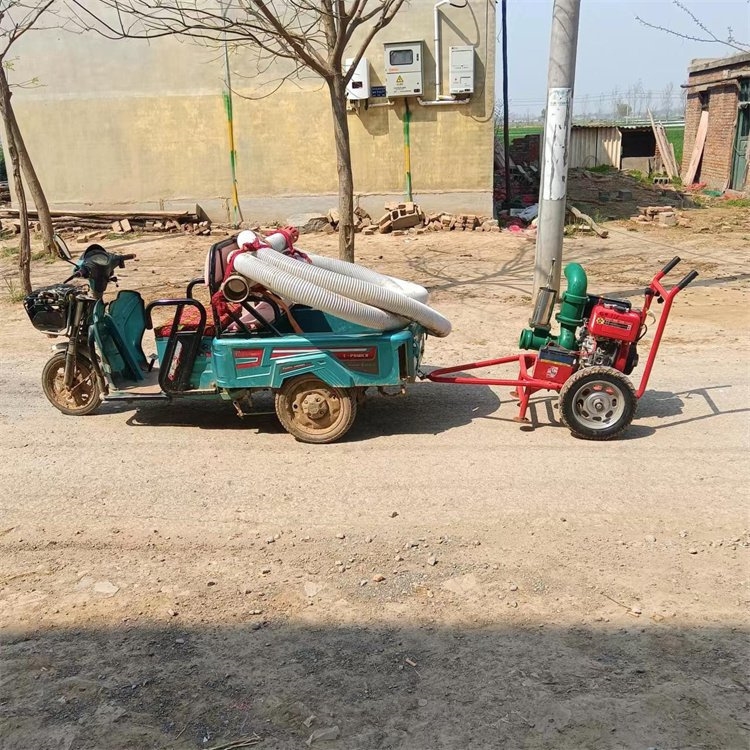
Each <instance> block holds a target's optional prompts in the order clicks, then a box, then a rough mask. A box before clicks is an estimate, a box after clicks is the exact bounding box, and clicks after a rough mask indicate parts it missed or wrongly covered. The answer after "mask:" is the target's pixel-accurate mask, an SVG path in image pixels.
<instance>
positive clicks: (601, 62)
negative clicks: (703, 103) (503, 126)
mask: <svg viewBox="0 0 750 750" xmlns="http://www.w3.org/2000/svg"><path fill="white" fill-rule="evenodd" d="M683 4H684V5H686V6H687V7H688V8H689V9H690V10H691V11H692V12H693V13H694V14H695V15H696V16H698V18H700V19H701V21H702V22H703V23H704V24H705V26H706V27H708V28H709V29H710V30H711V31H713V33H714V34H716V36H718V37H719V38H725V37H726V36H727V26H731V27H732V29H733V32H734V36H735V38H737V39H739V40H741V41H743V42H745V43H746V44H750V2H748V0H683ZM507 5H508V76H509V93H510V100H511V103H510V107H509V110H510V112H511V113H518V114H523V113H525V112H526V111H527V110H530V111H531V112H532V113H533V114H535V115H536V114H538V113H539V112H540V111H541V109H542V107H544V102H545V99H546V90H547V63H548V55H549V38H550V27H551V23H552V7H553V0H507ZM636 16H640V17H642V18H643V19H644V20H647V21H649V22H650V23H653V24H655V25H657V26H665V27H668V28H672V29H674V30H675V31H681V32H684V33H686V34H694V35H696V36H705V34H704V32H702V31H701V30H700V29H698V28H697V27H696V26H695V24H694V23H693V22H692V21H691V19H690V18H689V17H688V16H687V15H686V14H685V13H684V12H683V11H681V10H680V9H679V8H677V7H676V6H675V5H674V4H673V2H672V0H650V1H649V2H629V1H628V0H581V15H580V26H579V32H578V60H577V65H576V82H575V93H574V98H575V100H579V99H580V98H582V97H583V96H585V95H589V96H591V97H593V96H596V95H598V94H609V93H610V92H611V91H612V90H613V89H614V88H615V87H618V88H619V90H620V91H621V92H622V91H624V90H626V89H627V88H628V87H630V86H631V85H633V84H635V83H636V82H637V81H638V80H640V81H641V82H642V84H643V87H644V88H645V89H647V90H652V91H656V92H660V91H663V90H664V87H665V86H666V85H667V84H668V83H670V82H672V83H673V84H674V87H675V92H676V93H679V91H680V89H679V86H680V84H682V83H684V82H685V81H686V79H687V66H688V65H689V64H690V61H691V60H692V59H694V58H697V57H725V56H727V55H731V54H739V53H738V52H735V51H733V50H732V49H730V48H728V47H726V46H724V45H720V44H714V43H712V44H706V43H701V42H694V41H688V40H684V39H678V38H676V37H673V36H670V35H668V34H666V33H664V32H661V31H656V30H654V29H649V28H646V27H644V26H642V25H641V24H640V23H639V22H638V21H637V20H636V18H635V17H636ZM497 28H498V34H499V30H500V2H499V1H498V3H497ZM498 39H499V36H498ZM497 54H498V69H497V78H496V91H497V93H498V101H499V97H500V95H501V92H502V78H501V67H500V59H501V58H500V44H499V43H498V48H497Z"/></svg>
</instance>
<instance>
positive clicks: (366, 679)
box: [0, 209, 750, 750]
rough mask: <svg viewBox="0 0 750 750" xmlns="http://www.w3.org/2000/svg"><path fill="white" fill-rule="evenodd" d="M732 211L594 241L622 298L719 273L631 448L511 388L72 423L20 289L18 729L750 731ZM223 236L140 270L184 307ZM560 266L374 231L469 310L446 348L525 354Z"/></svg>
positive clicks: (432, 353)
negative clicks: (324, 406) (48, 386)
mask: <svg viewBox="0 0 750 750" xmlns="http://www.w3.org/2000/svg"><path fill="white" fill-rule="evenodd" d="M716 210H717V211H718V210H720V209H716ZM696 213H697V212H696ZM727 215H730V214H721V216H727ZM701 220H702V221H704V222H705V221H707V224H706V225H707V226H709V227H710V230H709V231H705V232H700V231H697V229H695V228H693V229H690V228H684V227H675V228H672V229H656V228H651V227H645V228H643V227H641V228H639V229H638V231H629V228H632V227H629V225H627V224H626V223H625V222H611V223H609V224H608V229H609V230H610V236H609V238H608V239H606V240H599V239H597V238H595V237H581V236H576V237H572V238H569V239H566V242H565V257H566V260H576V261H579V262H581V263H583V264H584V266H585V268H586V269H587V272H588V275H589V288H590V290H592V291H597V292H602V293H613V294H614V293H616V294H619V295H622V296H627V297H630V298H632V299H634V300H637V299H638V298H639V296H640V295H641V292H642V288H643V286H644V285H645V283H646V282H647V281H648V280H649V279H650V277H651V276H652V274H653V272H654V271H655V269H657V268H658V267H660V266H661V265H663V264H664V263H665V262H666V261H667V260H669V259H670V258H671V257H672V256H673V255H674V254H677V253H679V254H680V255H681V256H682V257H683V259H684V261H683V264H682V266H680V268H679V270H676V271H675V272H673V275H674V278H675V280H677V278H680V277H681V276H682V275H683V274H684V273H686V272H687V270H689V269H690V268H696V269H698V270H699V271H700V274H701V275H700V278H699V279H698V280H697V281H696V282H695V283H694V284H693V285H692V286H691V287H690V288H689V289H688V290H686V291H685V292H684V293H683V294H682V296H680V297H678V299H677V301H676V303H675V307H674V310H673V317H672V319H671V321H670V324H669V326H668V328H667V333H666V339H665V341H664V343H663V348H662V352H661V356H660V359H659V361H658V362H657V365H656V367H655V370H654V373H653V376H652V380H651V390H650V391H649V392H648V393H647V394H646V395H645V396H644V398H643V399H642V400H641V402H640V403H639V409H638V415H637V417H636V420H635V422H634V424H633V425H632V426H631V428H630V429H629V430H628V432H627V433H626V434H625V436H624V438H622V439H620V440H617V441H614V442H611V443H604V444H594V443H589V442H586V441H579V440H575V439H574V438H572V437H571V436H570V434H569V433H568V431H567V430H566V429H565V428H564V427H563V426H561V425H560V423H559V420H558V417H557V412H556V409H555V406H554V403H555V399H553V398H549V397H545V396H540V397H539V398H538V399H536V401H535V404H534V407H533V409H532V417H533V424H532V427H533V429H530V428H526V429H522V428H520V427H519V425H518V424H517V423H515V422H514V421H513V416H514V414H515V404H514V403H513V401H512V399H511V398H510V396H509V393H508V390H507V389H490V388H486V387H470V386H447V385H438V384H431V383H420V384H416V385H414V386H413V387H412V388H411V389H410V391H409V394H408V396H407V397H406V398H403V399H400V398H391V399H384V398H372V399H371V400H370V401H369V402H368V404H367V407H366V408H365V409H364V410H363V411H362V413H361V414H360V415H359V417H358V421H357V423H356V424H355V426H354V428H353V429H352V431H351V433H350V434H349V436H348V437H347V439H346V440H345V441H344V442H342V443H339V444H335V445H328V446H309V445H303V444H300V443H296V442H295V441H294V440H293V439H292V438H291V437H290V436H289V435H287V434H286V433H285V432H283V430H282V429H281V427H280V426H279V425H278V423H277V421H276V420H275V418H274V417H273V416H272V415H260V416H255V417H251V418H247V419H245V420H243V421H241V420H240V419H238V418H237V417H236V416H235V414H234V411H233V409H232V407H231V405H228V404H223V403H221V402H206V403H184V402H181V403H179V404H175V405H173V406H163V405H159V404H151V405H145V406H143V407H141V406H139V407H137V408H136V407H135V406H133V405H122V404H119V405H115V404H111V405H106V404H105V405H104V406H103V407H102V408H101V410H100V412H99V413H98V414H96V415H94V416H91V417H85V418H72V417H65V416H62V415H61V414H59V413H58V412H57V411H55V410H54V409H53V408H52V407H51V406H50V405H49V404H48V403H47V401H46V400H45V398H44V396H43V394H42V392H41V387H40V383H39V377H40V373H41V370H42V366H43V364H44V362H45V360H46V358H47V357H48V355H49V344H50V341H49V340H48V339H45V338H44V337H43V336H42V335H40V334H39V333H38V332H35V331H34V330H33V329H32V328H31V326H30V324H29V323H28V321H27V320H26V318H25V315H24V313H23V310H22V309H21V308H20V306H19V305H17V304H16V305H11V304H10V303H9V302H8V300H7V299H5V300H4V301H2V302H0V312H2V320H1V321H0V337H1V340H2V342H3V343H2V364H1V365H0V386H1V387H0V486H1V487H2V495H1V497H0V639H1V640H0V748H2V750H28V749H29V748H34V749H35V750H83V749H84V748H91V749H93V748H97V749H98V748H113V749H120V748H123V749H124V748H227V749H228V748H241V747H258V748H268V749H271V748H274V749H275V748H279V749H281V748H284V749H286V748H303V747H307V746H308V745H311V746H313V747H320V748H331V749H332V750H334V749H336V748H339V749H341V750H356V749H361V750H368V749H370V748H404V749H406V748H408V749H409V750H422V749H424V750H428V749H430V750H437V749H439V748H441V749H445V750H467V749H469V748H471V749H474V748H511V749H513V748H534V749H537V748H546V749H549V750H553V749H554V750H557V749H565V750H568V749H569V750H579V749H582V748H591V749H592V750H593V749H597V750H600V749H610V748H611V749H615V748H617V749H621V748H627V749H631V748H632V749H633V750H636V749H639V750H646V748H658V749H659V750H677V749H678V748H679V749H680V750H692V749H697V748H716V749H717V750H718V749H719V748H721V749H724V750H735V749H736V750H740V749H741V748H747V747H748V741H749V739H750V719H749V718H748V691H749V690H750V678H749V676H748V666H749V665H748V654H749V651H748V640H747V639H748V620H747V604H748V589H747V578H748V562H747V551H748V545H749V544H750V536H749V535H748V529H749V528H750V526H749V524H748V515H747V500H748V487H749V486H750V481H749V480H750V469H749V468H748V462H747V455H748V454H747V449H748V444H749V443H750V439H749V437H750V435H749V433H748V412H750V401H749V399H748V356H747V351H748V344H749V343H750V340H749V339H750V336H749V335H748V329H749V327H748V323H749V322H750V320H749V316H748V301H749V295H748V290H749V289H750V285H749V284H748V279H750V272H749V271H748V268H749V267H750V266H748V261H749V260H750V227H748V226H747V211H746V210H745V212H744V213H743V212H742V211H735V212H733V213H731V221H726V222H723V221H720V220H719V219H716V220H714V221H711V220H710V214H705V213H701ZM696 221H697V219H696ZM722 224H726V227H727V228H723V229H722V228H721V225H722ZM210 241H212V240H207V239H206V238H183V237H172V238H164V237H157V238H151V237H142V238H137V239H135V240H133V241H132V242H130V243H123V244H121V245H120V247H121V248H123V250H122V251H124V248H125V247H127V248H128V250H127V251H128V252H129V251H133V250H136V251H137V252H138V254H139V258H140V261H139V263H138V264H137V265H136V266H135V267H134V268H135V270H132V271H127V272H125V273H123V274H121V279H122V281H121V285H122V286H126V287H132V288H138V289H140V290H142V292H143V293H144V296H145V297H146V298H147V299H150V298H153V297H154V296H156V295H157V293H158V294H163V293H165V292H166V293H171V294H179V293H180V292H181V291H182V290H183V289H184V287H185V284H186V282H187V281H188V280H189V279H191V278H193V277H194V276H196V275H198V274H199V271H200V268H201V265H202V259H203V256H204V254H205V251H206V249H207V246H208V244H209V243H210ZM114 246H115V245H111V247H114ZM300 246H301V247H303V248H308V249H310V250H314V251H317V252H327V253H335V246H336V237H333V236H322V235H321V236H305V237H304V238H303V241H302V242H300ZM533 255H534V243H533V241H531V240H529V239H528V238H526V237H524V236H515V235H511V234H509V233H508V234H506V233H501V234H487V233H435V234H425V235H420V236H416V235H407V236H404V237H389V236H374V237H358V260H359V261H360V262H362V263H364V264H365V265H368V266H371V267H373V268H376V269H378V270H380V271H384V272H387V273H389V274H394V275H397V276H401V277H404V278H407V279H411V280H414V281H418V282H421V283H423V284H425V285H426V286H428V287H429V288H430V289H431V290H432V297H431V300H432V303H433V304H434V305H435V306H436V307H437V308H438V309H439V310H441V311H442V312H443V313H444V314H446V315H447V316H448V317H450V318H451V320H452V321H453V324H454V333H452V334H451V335H450V336H449V337H448V338H447V339H444V340H436V339H430V341H429V342H428V349H427V355H426V362H427V363H428V364H433V365H447V364H454V363H459V362H462V361H463V362H465V361H472V360H479V359H482V358H487V357H493V356H500V355H502V354H504V353H512V352H513V350H514V348H515V346H516V341H517V338H518V333H519V331H520V329H521V328H522V327H523V326H525V324H526V320H527V318H528V316H529V313H530V279H531V273H532V265H533ZM3 263H4V264H5V265H4V266H3V268H7V263H8V261H7V259H6V260H5V261H3ZM0 270H2V269H0ZM33 275H34V281H35V284H38V285H41V284H42V283H47V282H51V281H55V280H62V278H63V277H64V276H65V275H66V273H65V267H64V266H63V264H62V263H60V262H54V263H45V262H37V263H36V264H35V265H34V269H33ZM144 348H145V349H146V352H147V353H149V352H150V351H151V349H152V348H153V347H152V346H150V345H148V344H147V345H146V346H145V347H144ZM639 376H640V370H638V371H636V373H635V374H634V377H635V378H636V380H637V378H638V377H639ZM306 743H307V744H306Z"/></svg>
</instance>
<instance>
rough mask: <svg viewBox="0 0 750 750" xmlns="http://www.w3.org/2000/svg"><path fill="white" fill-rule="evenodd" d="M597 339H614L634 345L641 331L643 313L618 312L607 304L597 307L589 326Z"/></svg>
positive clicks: (592, 313)
mask: <svg viewBox="0 0 750 750" xmlns="http://www.w3.org/2000/svg"><path fill="white" fill-rule="evenodd" d="M587 328H588V330H589V333H590V334H591V335H592V336H594V337H595V338H602V339H614V340H615V341H628V342H630V343H633V342H634V341H636V340H637V339H638V333H639V331H640V329H641V313H640V312H639V311H638V310H625V311H621V310H616V309H615V308H614V307H610V306H609V305H605V304H598V305H595V306H594V307H593V308H592V310H591V317H590V318H589V322H588V325H587Z"/></svg>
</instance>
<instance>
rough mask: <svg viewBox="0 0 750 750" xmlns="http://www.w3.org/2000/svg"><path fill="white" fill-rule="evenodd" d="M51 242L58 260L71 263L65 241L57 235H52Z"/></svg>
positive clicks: (71, 259)
mask: <svg viewBox="0 0 750 750" xmlns="http://www.w3.org/2000/svg"><path fill="white" fill-rule="evenodd" d="M52 241H53V242H54V243H55V250H56V251H57V254H58V255H59V256H60V259H61V260H66V261H68V263H72V262H73V256H72V255H71V254H70V250H68V246H67V245H66V244H65V240H64V239H63V238H62V237H60V235H59V234H54V235H52Z"/></svg>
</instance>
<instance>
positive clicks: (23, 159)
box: [0, 65, 55, 255]
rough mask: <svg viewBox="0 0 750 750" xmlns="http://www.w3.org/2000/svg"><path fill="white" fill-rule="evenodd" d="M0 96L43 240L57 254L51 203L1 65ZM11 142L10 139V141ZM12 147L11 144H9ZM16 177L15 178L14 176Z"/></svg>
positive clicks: (4, 119)
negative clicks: (21, 125)
mask: <svg viewBox="0 0 750 750" xmlns="http://www.w3.org/2000/svg"><path fill="white" fill-rule="evenodd" d="M0 97H2V99H3V101H4V102H5V112H4V114H3V121H4V122H5V131H6V133H7V132H8V130H11V131H12V133H13V140H14V142H15V147H16V150H17V152H18V158H19V162H20V166H21V170H22V171H23V176H24V177H25V178H26V184H27V185H28V188H29V192H30V193H31V199H32V200H33V201H34V205H35V206H36V210H37V213H38V215H39V223H40V225H41V227H42V242H43V243H44V249H45V250H46V251H47V252H48V253H49V254H50V255H54V254H55V243H54V242H53V240H52V235H53V233H54V229H53V228H52V217H51V216H50V212H49V204H48V203H47V198H46V196H45V195H44V190H42V185H41V183H40V182H39V178H38V177H37V174H36V170H35V169H34V165H33V164H32V163H31V157H30V156H29V152H28V150H27V149H26V144H25V143H24V140H23V136H22V135H21V130H20V128H19V127H18V121H17V120H16V114H15V112H14V111H13V104H12V102H11V90H10V86H9V85H8V79H7V77H6V74H5V68H4V67H3V66H2V65H0ZM8 144H10V140H9V141H8ZM9 147H10V145H9ZM14 179H15V178H14Z"/></svg>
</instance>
